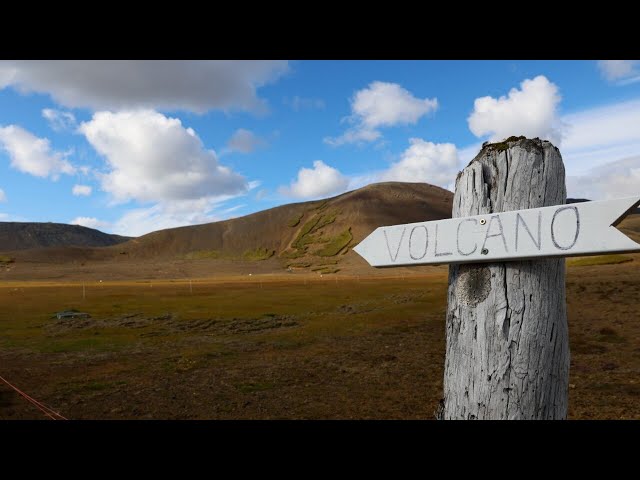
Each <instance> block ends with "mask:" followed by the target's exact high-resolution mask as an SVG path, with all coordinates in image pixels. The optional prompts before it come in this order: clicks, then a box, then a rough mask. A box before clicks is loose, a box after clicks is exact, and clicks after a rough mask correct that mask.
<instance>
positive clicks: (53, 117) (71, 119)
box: [42, 108, 77, 132]
mask: <svg viewBox="0 0 640 480" xmlns="http://www.w3.org/2000/svg"><path fill="white" fill-rule="evenodd" d="M42 116H43V118H45V119H46V120H47V122H49V126H50V127H51V128H52V129H53V130H55V131H56V132H62V131H65V130H73V129H74V128H75V127H76V125H77V122H76V117H75V116H74V115H73V113H71V112H63V111H61V110H55V109H53V108H45V109H43V110H42Z"/></svg>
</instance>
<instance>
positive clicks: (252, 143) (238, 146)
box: [227, 128, 266, 153]
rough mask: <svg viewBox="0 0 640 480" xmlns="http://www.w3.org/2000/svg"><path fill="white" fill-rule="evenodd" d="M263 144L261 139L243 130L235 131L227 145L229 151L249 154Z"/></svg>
mask: <svg viewBox="0 0 640 480" xmlns="http://www.w3.org/2000/svg"><path fill="white" fill-rule="evenodd" d="M265 144H266V142H265V141H264V140H263V139H261V138H260V137H258V136H257V135H256V134H254V133H253V132H251V131H250V130H245V129H244V128H239V129H238V130H236V131H235V132H234V133H233V135H232V136H231V138H230V139H229V142H228V143H227V145H228V147H229V149H230V150H232V151H234V152H240V153H251V152H253V151H254V150H257V149H258V148H260V147H263V146H264V145H265Z"/></svg>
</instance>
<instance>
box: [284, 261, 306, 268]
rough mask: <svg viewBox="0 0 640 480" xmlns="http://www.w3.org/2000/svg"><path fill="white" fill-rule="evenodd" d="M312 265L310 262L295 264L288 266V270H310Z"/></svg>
mask: <svg viewBox="0 0 640 480" xmlns="http://www.w3.org/2000/svg"><path fill="white" fill-rule="evenodd" d="M310 266H311V263H309V262H294V263H290V264H288V265H287V268H309V267H310Z"/></svg>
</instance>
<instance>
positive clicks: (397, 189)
mask: <svg viewBox="0 0 640 480" xmlns="http://www.w3.org/2000/svg"><path fill="white" fill-rule="evenodd" d="M452 199H453V194H452V193H451V192H449V191H448V190H445V189H442V188H439V187H434V186H432V185H428V184H425V183H400V182H387V183H378V184H373V185H368V186H366V187H363V188H360V189H358V190H354V191H351V192H347V193H344V194H342V195H338V196H336V197H333V198H329V199H325V200H318V201H313V202H303V203H294V204H289V205H282V206H280V207H275V208H272V209H269V210H264V211H261V212H257V213H254V214H251V215H247V216H245V217H240V218H234V219H231V220H226V221H222V222H215V223H209V224H204V225H195V226H189V227H180V228H172V229H167V230H161V231H157V232H153V233H150V234H147V235H144V236H142V237H139V238H136V239H133V240H131V241H129V242H127V243H124V244H122V245H120V246H119V247H118V248H119V249H120V250H123V251H126V253H127V254H129V256H130V258H148V257H165V258H166V257H175V256H187V257H189V256H191V257H193V258H205V257H206V258H232V257H236V258H244V259H247V260H260V259H264V258H269V257H271V256H275V257H279V258H282V259H285V260H287V259H288V260H293V259H305V258H316V259H322V258H330V257H335V256H337V255H338V254H341V253H345V252H346V251H347V250H348V249H350V247H351V246H353V245H355V244H357V243H358V242H359V241H361V240H362V239H363V238H364V237H365V236H367V235H368V234H369V233H371V231H373V230H374V229H375V228H377V227H379V226H381V225H393V224H398V223H409V222H417V221H426V220H436V219H442V218H448V217H450V216H451V203H452Z"/></svg>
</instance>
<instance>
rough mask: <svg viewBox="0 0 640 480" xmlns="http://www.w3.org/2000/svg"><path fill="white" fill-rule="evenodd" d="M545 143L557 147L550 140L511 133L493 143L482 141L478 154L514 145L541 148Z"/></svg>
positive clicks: (503, 149) (500, 150)
mask: <svg viewBox="0 0 640 480" xmlns="http://www.w3.org/2000/svg"><path fill="white" fill-rule="evenodd" d="M545 144H549V145H551V146H553V148H555V149H557V147H556V146H555V145H553V144H552V143H551V142H549V141H548V140H541V139H540V138H538V137H535V138H527V137H525V136H524V135H520V136H515V135H512V136H510V137H509V138H507V139H505V140H503V141H501V142H495V143H489V142H484V143H483V144H482V149H481V150H480V153H479V155H480V154H482V153H483V152H487V153H488V152H497V153H500V152H504V151H505V150H507V149H508V148H511V147H513V146H516V145H517V146H519V147H521V148H524V149H525V150H534V149H535V150H542V149H543V146H544V145H545Z"/></svg>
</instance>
